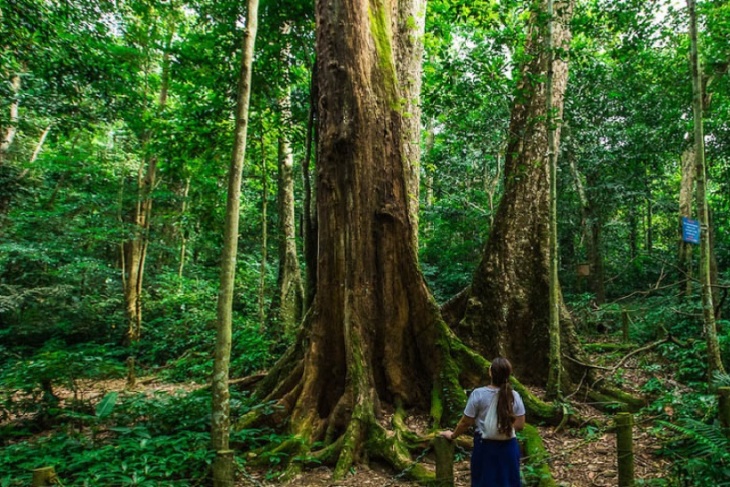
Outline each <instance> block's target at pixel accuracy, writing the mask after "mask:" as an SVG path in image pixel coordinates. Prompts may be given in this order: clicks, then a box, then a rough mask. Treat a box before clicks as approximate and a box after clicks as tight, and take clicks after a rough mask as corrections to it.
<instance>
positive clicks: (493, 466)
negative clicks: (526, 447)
mask: <svg viewBox="0 0 730 487" xmlns="http://www.w3.org/2000/svg"><path fill="white" fill-rule="evenodd" d="M521 485H522V484H521V482H520V445H519V444H518V443H517V438H512V439H511V440H507V441H497V440H483V439H482V437H481V435H478V434H477V435H475V436H474V451H473V452H472V454H471V487H520V486H521Z"/></svg>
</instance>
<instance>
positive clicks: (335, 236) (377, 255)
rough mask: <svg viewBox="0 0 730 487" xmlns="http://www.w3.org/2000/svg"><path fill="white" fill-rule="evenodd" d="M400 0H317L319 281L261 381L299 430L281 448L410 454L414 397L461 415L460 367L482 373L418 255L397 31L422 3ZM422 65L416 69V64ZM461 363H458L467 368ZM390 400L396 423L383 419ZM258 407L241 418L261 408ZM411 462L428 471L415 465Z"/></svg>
mask: <svg viewBox="0 0 730 487" xmlns="http://www.w3.org/2000/svg"><path fill="white" fill-rule="evenodd" d="M416 5H417V4H416V3H414V2H411V1H409V0H401V1H395V2H390V3H382V2H380V1H378V0H318V2H317V6H316V15H317V90H318V94H319V97H318V100H319V104H318V110H317V112H318V124H319V134H320V138H319V143H318V146H317V152H318V155H317V191H316V198H317V221H318V226H317V229H318V234H317V237H318V238H317V241H318V249H317V250H318V259H317V269H316V275H317V280H316V292H315V296H314V302H313V304H312V307H311V308H310V309H309V311H308V312H307V313H306V317H305V319H304V322H303V327H302V331H301V333H300V336H299V338H298V340H297V341H296V343H295V345H294V346H293V347H292V348H291V349H290V350H289V351H288V352H287V353H286V354H285V355H284V356H283V357H282V358H281V360H280V361H279V362H278V363H277V365H276V366H275V367H274V368H273V369H272V370H271V371H270V372H269V375H268V376H267V378H266V380H265V381H263V382H262V384H261V386H260V388H259V390H258V394H259V395H260V396H262V397H261V399H262V400H265V401H269V400H273V401H276V402H277V406H278V407H277V409H276V413H275V414H274V417H273V418H272V419H273V420H275V421H282V422H283V421H284V420H286V421H287V424H288V425H289V428H290V431H291V433H292V434H294V435H295V439H294V440H292V441H291V442H289V443H288V444H286V445H283V446H282V447H279V448H278V450H279V451H282V452H287V453H289V455H290V456H291V457H296V456H299V455H301V454H303V453H305V452H307V451H309V450H310V449H311V448H312V447H313V445H314V444H315V443H316V442H320V441H321V442H323V444H324V448H323V449H322V450H319V451H315V452H313V453H312V454H313V455H314V456H315V457H316V458H318V459H320V460H321V461H325V462H332V463H335V464H336V467H335V472H334V474H335V477H342V476H343V475H345V474H346V473H347V472H348V470H349V468H350V466H351V465H352V464H353V463H354V462H358V463H359V462H363V461H367V459H378V458H380V459H383V460H385V461H387V462H389V463H391V464H392V465H394V466H395V467H396V468H398V469H399V470H400V469H404V468H406V467H408V466H410V465H411V458H410V456H409V455H408V450H407V448H406V444H405V441H404V440H405V438H407V437H411V438H412V437H413V436H412V432H409V431H408V430H407V427H406V426H405V424H404V423H403V417H404V414H405V412H404V411H405V408H408V407H416V408H419V409H420V410H430V412H431V416H432V420H433V422H434V425H438V424H439V423H440V422H441V421H442V418H444V419H449V420H450V419H453V418H454V417H455V416H456V415H457V414H460V411H461V408H462V407H463V402H462V401H464V400H465V396H464V393H463V388H462V387H463V386H462V385H461V384H460V383H459V381H460V379H461V380H463V381H464V383H471V384H475V383H476V381H478V380H479V375H480V374H482V373H485V372H486V366H485V362H484V361H483V359H481V358H480V357H478V356H476V355H475V354H473V353H472V352H471V351H468V350H467V349H465V348H464V347H463V346H462V345H461V343H460V342H459V341H458V339H456V337H453V335H452V334H451V332H450V330H449V329H448V328H447V327H446V325H445V323H444V322H443V321H442V320H441V317H440V314H439V310H438V307H437V305H436V303H435V301H434V300H433V299H432V297H431V296H430V294H429V291H428V289H427V287H426V284H425V282H424V279H423V276H422V275H421V273H420V271H419V269H418V265H417V259H416V249H415V247H414V240H413V238H412V232H414V230H415V229H414V225H413V222H412V220H411V216H410V212H409V207H410V203H409V197H410V196H409V180H408V171H407V170H408V168H409V167H410V162H409V161H408V160H406V157H407V155H406V151H404V150H403V144H404V137H403V123H404V117H406V116H410V115H409V114H406V113H404V107H403V105H402V103H401V100H402V99H403V98H408V97H413V98H416V97H417V96H418V94H417V93H413V92H410V93H409V92H408V91H407V90H408V88H406V87H404V83H402V82H401V80H400V79H399V78H398V72H399V71H398V69H397V59H398V57H397V56H396V55H395V53H396V52H398V50H399V49H400V45H399V42H401V41H402V39H403V38H404V36H409V35H411V30H412V29H414V27H413V26H412V25H411V23H409V22H405V23H402V24H401V23H398V22H395V19H397V18H407V15H406V17H402V16H403V12H411V13H412V14H415V13H416V12H413V11H412V10H411V9H413V8H417V7H416ZM413 74H414V75H415V73H413ZM460 371H461V372H460ZM386 405H391V406H392V407H394V409H395V411H396V414H395V416H394V417H393V430H394V432H395V434H390V433H389V432H388V431H386V427H385V426H383V424H382V423H381V421H379V418H381V417H382V414H383V412H384V410H385V409H386ZM260 416H261V413H260V412H255V413H252V414H251V415H250V416H248V417H247V418H245V419H244V420H243V421H242V422H241V424H240V425H239V426H241V427H243V426H245V425H248V424H251V423H252V422H254V421H258V420H260ZM410 473H411V474H412V475H414V476H416V477H427V476H428V474H427V473H426V472H425V471H424V470H423V469H422V468H421V467H418V466H413V468H411V469H410Z"/></svg>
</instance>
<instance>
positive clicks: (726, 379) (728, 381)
mask: <svg viewBox="0 0 730 487" xmlns="http://www.w3.org/2000/svg"><path fill="white" fill-rule="evenodd" d="M712 378H713V379H714V384H715V386H717V387H730V374H725V373H722V372H720V371H718V370H716V371H715V373H714V374H713V375H712Z"/></svg>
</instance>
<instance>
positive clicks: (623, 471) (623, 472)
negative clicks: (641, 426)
mask: <svg viewBox="0 0 730 487" xmlns="http://www.w3.org/2000/svg"><path fill="white" fill-rule="evenodd" d="M633 426H634V417H633V416H632V415H631V413H618V414H617V415H616V453H617V457H618V485H619V487H631V486H633V485H634V440H633Z"/></svg>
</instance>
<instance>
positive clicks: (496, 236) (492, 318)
mask: <svg viewBox="0 0 730 487" xmlns="http://www.w3.org/2000/svg"><path fill="white" fill-rule="evenodd" d="M572 6H573V2H572V0H567V1H560V2H555V13H556V15H555V24H554V25H555V27H554V31H553V39H554V46H555V48H556V49H562V50H567V48H568V45H569V43H570V31H569V30H568V25H569V22H570V17H571V14H572ZM541 11H543V12H544V11H545V2H541ZM538 18H539V13H538V12H533V14H532V20H531V25H530V30H529V33H528V41H527V46H526V52H527V53H528V54H529V56H530V57H529V60H528V61H527V62H526V63H525V65H523V66H522V68H521V71H520V81H519V84H518V88H517V95H516V101H515V104H514V106H513V108H512V119H511V122H510V129H509V134H510V135H509V140H508V146H507V153H506V160H505V191H504V195H503V196H502V200H501V201H500V205H499V208H498V210H497V215H496V218H495V221H494V226H493V228H492V230H491V232H490V235H489V240H488V242H487V245H486V248H485V251H484V258H483V260H482V262H481V263H480V265H479V267H478V269H477V272H476V273H475V276H474V279H473V282H472V287H471V297H470V298H469V304H468V306H467V310H466V314H465V317H464V319H463V320H462V322H461V324H460V326H459V327H458V329H457V333H458V334H459V335H460V336H462V337H463V338H465V339H466V341H467V343H468V344H470V345H472V346H473V347H474V348H476V349H477V350H479V351H480V352H482V353H483V354H486V355H487V356H497V355H502V356H507V357H510V359H511V360H512V361H513V364H514V366H515V370H516V375H517V376H518V377H520V378H521V379H522V380H526V381H531V382H534V383H540V384H545V383H546V382H547V379H548V377H547V373H548V354H547V351H548V350H549V349H550V342H551V337H550V333H549V301H548V287H549V286H548V285H549V228H548V216H549V214H548V211H549V185H548V164H547V161H546V154H547V146H548V142H547V125H546V122H545V115H546V113H545V110H546V105H547V104H546V99H545V96H546V94H545V89H544V84H542V83H538V82H536V81H535V80H536V79H537V78H539V77H540V76H542V75H544V73H546V71H547V59H548V53H547V52H546V51H545V49H544V48H543V46H544V39H543V38H542V36H543V35H544V30H543V29H541V28H540V25H539V21H538ZM553 72H554V77H553V103H552V106H553V107H554V113H555V117H556V119H560V118H562V111H563V98H564V94H565V88H566V84H567V78H568V65H567V60H566V58H565V54H563V55H562V56H560V57H559V58H557V59H555V61H554V66H553ZM559 140H560V129H559V127H558V128H556V130H555V144H556V148H557V147H558V144H559ZM560 314H561V324H562V326H561V328H562V330H563V331H562V333H561V335H562V340H561V342H562V344H563V350H564V352H563V354H564V355H565V354H569V355H570V354H577V353H578V351H577V349H576V343H575V336H574V333H573V327H572V323H571V321H570V319H569V316H568V314H567V312H566V311H565V308H564V306H563V304H562V296H561V297H560ZM564 367H565V368H567V369H570V368H575V367H574V366H572V367H571V364H570V363H569V362H566V361H564ZM563 375H564V376H565V375H566V374H563ZM579 378H580V377H578V379H579ZM566 380H567V376H566V377H563V381H564V382H566Z"/></svg>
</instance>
